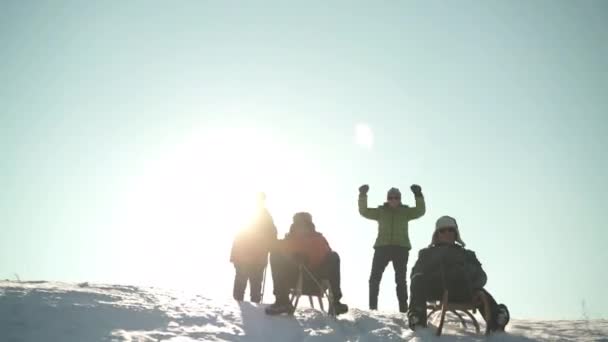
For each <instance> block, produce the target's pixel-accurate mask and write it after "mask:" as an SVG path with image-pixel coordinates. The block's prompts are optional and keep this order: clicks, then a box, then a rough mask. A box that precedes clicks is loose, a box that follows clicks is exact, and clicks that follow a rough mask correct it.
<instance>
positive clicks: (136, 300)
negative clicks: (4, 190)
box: [0, 282, 608, 342]
mask: <svg viewBox="0 0 608 342" xmlns="http://www.w3.org/2000/svg"><path fill="white" fill-rule="evenodd" d="M263 308H264V306H263V305H256V304H250V303H241V304H238V303H236V302H225V303H224V302H219V301H214V300H212V299H209V298H205V297H203V296H201V295H198V294H188V293H182V292H176V291H168V290H160V289H155V288H138V287H133V286H116V285H115V286H109V285H93V284H88V283H83V284H63V283H50V282H0V340H1V341H8V342H41V341H53V342H54V341H57V342H89V341H91V342H94V341H108V342H118V341H132V342H158V341H172V342H186V341H294V342H295V341H402V340H406V341H431V340H438V341H482V340H486V338H484V337H481V336H476V335H474V334H473V333H472V332H470V331H469V332H467V331H464V330H462V329H461V328H460V327H459V326H458V325H456V324H455V322H448V323H453V324H448V325H447V327H446V331H445V334H444V336H442V337H441V338H436V337H434V336H433V332H432V331H431V330H424V331H419V332H415V333H414V332H412V331H410V330H409V329H408V328H407V322H406V321H405V318H404V316H403V315H401V314H388V313H370V312H367V311H363V310H357V309H352V310H351V312H349V313H348V314H346V315H344V316H340V317H339V318H338V319H332V318H329V317H326V316H324V315H323V314H322V313H321V312H319V311H316V310H314V309H310V308H302V309H299V310H298V311H297V312H296V315H295V317H294V318H290V317H268V316H266V315H265V314H264V310H263ZM607 336H608V321H606V320H596V321H523V320H514V321H513V322H512V324H511V325H510V326H509V329H508V332H507V333H506V334H497V335H494V336H491V337H490V338H488V339H487V340H489V341H507V342H509V341H511V342H520V341H560V340H561V341H573V340H578V341H608V338H607Z"/></svg>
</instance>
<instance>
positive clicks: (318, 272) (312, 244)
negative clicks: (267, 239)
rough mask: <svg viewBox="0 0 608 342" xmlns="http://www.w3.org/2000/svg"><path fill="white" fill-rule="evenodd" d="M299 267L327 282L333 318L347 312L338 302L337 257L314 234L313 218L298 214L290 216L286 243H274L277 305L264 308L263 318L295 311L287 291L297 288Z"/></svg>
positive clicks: (274, 276)
mask: <svg viewBox="0 0 608 342" xmlns="http://www.w3.org/2000/svg"><path fill="white" fill-rule="evenodd" d="M300 265H304V266H305V267H307V268H308V269H309V270H310V271H311V272H312V273H313V274H314V275H315V276H316V277H317V279H319V280H320V279H327V280H329V283H330V286H331V290H332V292H333V295H334V301H335V302H334V307H335V309H336V314H338V315H339V314H343V313H345V312H347V311H348V306H347V305H346V304H342V303H341V302H340V299H341V298H342V291H341V289H340V257H339V255H338V253H336V252H334V251H332V250H331V248H330V247H329V243H328V242H327V240H325V237H323V235H322V234H321V233H318V232H317V231H316V230H315V225H314V223H313V222H312V216H311V215H310V214H309V213H305V212H301V213H297V214H295V215H294V216H293V224H292V225H291V228H290V230H289V233H288V234H287V235H286V236H285V239H283V240H279V241H277V244H276V245H275V247H274V248H273V250H272V251H271V253H270V266H271V267H272V280H273V285H274V295H275V297H276V301H275V303H274V304H272V305H270V306H269V307H267V308H266V314H268V315H280V314H284V313H292V312H293V311H294V310H295V308H294V307H293V305H292V304H291V303H290V301H289V290H290V289H292V288H294V287H295V286H296V283H297V279H298V274H299V266H300Z"/></svg>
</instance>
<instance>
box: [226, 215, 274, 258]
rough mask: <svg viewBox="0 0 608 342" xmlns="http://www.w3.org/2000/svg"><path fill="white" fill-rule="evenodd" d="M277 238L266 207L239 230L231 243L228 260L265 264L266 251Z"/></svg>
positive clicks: (268, 250)
mask: <svg viewBox="0 0 608 342" xmlns="http://www.w3.org/2000/svg"><path fill="white" fill-rule="evenodd" d="M276 240H277V228H276V227H275V225H274V221H273V220H272V216H270V213H269V212H268V210H266V209H262V210H260V212H259V213H258V216H257V217H256V218H255V220H254V221H253V222H252V224H251V225H250V226H249V227H247V228H246V229H244V230H242V231H240V232H239V233H238V234H237V236H236V237H235V239H234V242H233V243H232V251H231V253H230V261H231V262H232V263H234V264H240V265H253V266H258V265H261V266H263V265H266V262H267V260H268V253H269V252H270V249H271V248H272V246H273V245H274V243H275V242H276Z"/></svg>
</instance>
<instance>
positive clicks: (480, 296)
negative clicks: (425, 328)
mask: <svg viewBox="0 0 608 342" xmlns="http://www.w3.org/2000/svg"><path fill="white" fill-rule="evenodd" d="M480 304H481V305H483V308H484V312H485V313H486V317H484V319H485V321H486V322H489V321H490V317H489V315H490V305H489V304H488V298H487V296H486V294H485V292H483V291H480V292H479V293H477V295H476V296H474V300H473V301H472V302H470V303H450V301H449V295H448V291H447V290H445V291H444V292H443V296H442V298H441V301H438V302H430V303H427V310H431V312H430V313H429V314H428V316H427V317H429V318H430V317H431V316H432V315H433V314H435V313H437V312H439V314H440V316H439V324H438V325H437V331H436V333H435V334H436V335H437V336H441V332H442V330H443V324H444V323H445V315H446V314H447V313H448V312H451V313H453V314H454V315H456V316H457V317H458V318H459V319H460V324H461V325H462V327H463V328H464V329H465V330H466V329H467V322H466V320H465V319H464V317H463V315H466V316H468V317H469V318H470V319H471V322H472V323H473V325H474V326H475V333H476V334H480V332H481V328H480V327H479V322H478V321H477V319H476V318H475V313H477V307H478V306H479V305H480ZM485 334H486V335H489V334H490V329H489V328H488V326H487V324H486V331H485Z"/></svg>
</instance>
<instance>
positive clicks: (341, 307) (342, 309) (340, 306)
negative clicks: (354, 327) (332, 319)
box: [334, 300, 348, 316]
mask: <svg viewBox="0 0 608 342" xmlns="http://www.w3.org/2000/svg"><path fill="white" fill-rule="evenodd" d="M334 310H335V311H336V316H338V315H341V314H345V313H347V312H348V305H346V304H344V303H340V301H339V300H337V301H336V302H335V303H334Z"/></svg>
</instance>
